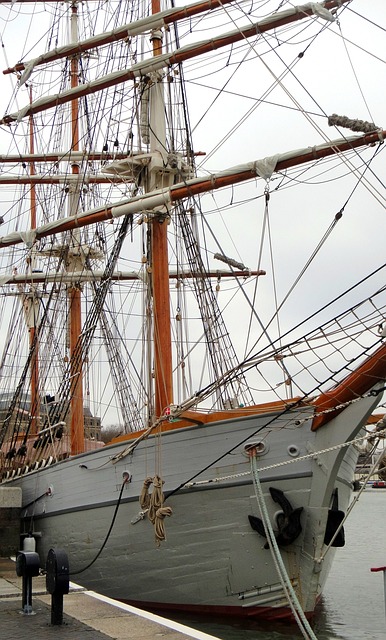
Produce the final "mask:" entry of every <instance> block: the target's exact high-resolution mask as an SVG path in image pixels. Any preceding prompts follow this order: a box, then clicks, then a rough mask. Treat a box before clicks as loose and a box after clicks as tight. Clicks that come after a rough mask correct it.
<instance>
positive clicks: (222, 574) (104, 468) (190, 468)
mask: <svg viewBox="0 0 386 640" xmlns="http://www.w3.org/2000/svg"><path fill="white" fill-rule="evenodd" d="M376 402H377V401H376V400H374V398H365V399H362V400H360V402H358V403H355V404H353V405H351V406H350V407H348V408H347V409H345V411H343V412H342V413H341V414H340V415H339V416H338V417H336V418H334V419H333V420H332V421H331V422H330V423H329V424H327V425H325V426H324V427H323V428H321V429H319V430H318V431H316V432H315V433H313V432H312V431H311V429H310V420H307V419H306V420H304V419H305V418H307V417H310V416H311V412H312V409H311V408H310V407H308V408H304V409H302V410H298V411H296V412H293V413H287V414H285V415H283V416H276V418H275V419H273V418H274V416H273V415H272V414H270V415H265V416H264V415H263V416H258V417H256V416H254V417H250V418H245V419H237V420H227V421H224V422H222V423H213V424H208V425H205V426H193V427H191V428H184V429H176V430H173V431H170V432H167V433H164V434H163V435H162V436H161V437H157V436H152V437H150V438H148V439H147V440H144V441H143V442H141V443H140V444H139V445H138V446H137V447H136V448H135V450H134V451H133V453H129V454H128V453H127V452H126V453H125V455H124V456H123V457H122V458H121V459H120V460H119V461H118V462H112V461H111V459H112V458H113V457H114V456H116V455H117V454H118V453H120V452H123V451H125V448H126V444H125V443H124V444H122V443H120V444H116V445H113V446H109V447H105V448H103V449H101V450H99V451H94V452H91V453H89V454H84V455H81V456H76V457H74V458H71V459H68V460H64V461H62V462H59V463H56V464H53V465H51V466H48V467H46V468H43V469H40V470H38V471H35V472H32V473H29V474H28V475H26V476H24V477H20V478H15V479H13V480H10V481H9V482H10V484H12V485H13V486H14V485H17V486H21V487H22V490H23V504H24V505H26V506H25V508H24V510H23V519H24V529H25V532H28V531H30V530H31V529H32V531H33V532H34V534H35V535H36V538H37V551H38V552H39V553H40V557H41V560H42V563H43V564H44V561H45V558H46V555H47V552H48V550H49V549H50V548H51V547H60V548H63V549H65V550H66V551H67V553H68V556H69V560H70V571H71V574H72V579H73V580H74V581H75V582H78V583H80V584H82V585H84V586H86V587H88V588H90V589H93V590H95V591H98V592H100V593H103V594H105V595H107V596H110V597H112V598H116V599H120V600H123V601H126V602H132V603H136V604H142V605H143V606H147V607H151V608H168V609H182V610H190V611H200V612H212V613H221V614H233V615H246V616H263V617H265V618H276V617H282V616H288V615H289V614H290V610H289V608H288V605H287V603H286V600H285V598H284V593H283V589H282V586H281V584H280V581H279V578H278V575H277V572H276V569H275V567H274V563H273V561H272V556H271V552H270V550H268V549H266V548H264V547H265V542H266V540H265V539H264V537H263V536H261V535H259V533H257V532H256V531H254V530H252V528H251V526H250V523H249V520H248V516H249V515H255V516H258V517H259V516H260V513H259V509H258V505H257V500H256V495H255V489H254V484H253V478H252V474H251V473H250V469H251V467H250V459H249V456H248V454H247V453H246V450H245V447H246V445H248V444H250V443H259V442H263V443H264V446H265V450H264V451H263V453H262V455H261V456H259V457H258V466H259V468H260V469H262V471H261V473H260V479H261V482H262V487H263V491H264V495H265V498H266V503H267V507H268V510H269V514H270V519H271V522H272V523H273V525H274V528H275V522H276V515H277V513H278V512H280V510H281V507H280V505H278V504H277V503H275V502H274V501H273V500H272V497H271V495H270V493H269V488H270V487H274V488H276V489H280V490H281V491H283V492H284V495H285V497H286V498H287V499H288V500H289V501H290V503H291V505H292V506H293V507H294V508H299V507H303V511H302V513H301V532H300V534H299V535H298V537H297V538H296V540H294V542H293V543H292V544H290V545H288V546H286V547H283V548H282V549H281V552H282V558H283V561H284V564H285V566H286V570H287V572H288V575H289V577H290V579H291V581H292V584H293V586H294V587H295V591H296V593H297V596H298V598H299V601H300V603H301V606H302V608H303V610H304V611H306V612H307V613H312V611H313V610H314V607H315V604H316V602H317V600H318V598H319V597H320V594H321V592H322V589H323V586H324V583H325V581H326V578H327V575H328V571H329V567H330V564H331V561H332V559H333V554H334V553H335V550H334V549H330V550H329V551H328V553H327V554H326V556H325V558H324V559H323V560H322V561H320V557H321V554H322V553H323V550H325V545H324V535H325V531H326V524H327V517H328V511H329V507H330V505H331V497H332V493H333V491H334V490H335V489H338V498H339V509H340V510H343V511H345V510H346V508H347V506H348V503H349V500H350V496H351V490H352V479H353V475H354V469H355V464H356V460H357V451H356V450H355V449H354V447H352V446H350V447H345V448H334V446H335V445H339V444H340V443H342V442H344V441H349V440H351V439H352V438H353V437H355V435H357V433H358V432H359V430H360V426H361V424H363V422H364V420H365V419H366V418H367V416H368V414H369V413H370V412H371V411H372V409H373V407H374V405H375V404H376ZM257 431H259V433H256V432H257ZM261 448H262V447H261ZM325 449H330V451H327V452H323V450H325ZM227 452H230V453H228V454H227ZM310 454H311V455H310ZM216 460H217V462H215V463H214V461H216ZM159 461H161V462H160V463H159ZM213 463H214V464H213ZM283 463H286V464H283ZM159 464H160V465H161V467H160V468H159ZM161 469H162V477H163V479H164V492H165V496H166V500H165V505H168V506H170V507H172V509H173V515H172V516H171V517H170V518H167V519H166V520H165V524H166V540H165V541H164V542H162V543H161V545H160V546H159V547H158V546H157V545H156V544H155V537H154V529H153V526H152V524H151V523H150V522H149V521H148V519H147V517H146V516H145V517H144V518H143V519H142V518H141V517H140V516H141V507H140V505H139V501H138V498H139V495H140V493H141V490H142V486H143V481H144V479H145V478H146V477H148V476H152V475H154V474H155V473H160V471H161ZM204 469H205V471H202V473H199V472H200V470H204ZM125 472H128V473H129V474H130V475H131V482H130V483H127V484H126V485H125V486H124V490H123V493H122V500H121V503H120V505H119V508H118V511H117V513H116V518H115V521H114V525H113V527H112V530H111V533H110V536H109V538H108V540H107V543H106V545H105V547H104V549H103V551H102V553H101V554H100V556H99V557H98V559H97V560H96V561H95V563H94V564H92V566H91V567H90V568H89V569H87V570H85V571H83V569H84V567H86V566H87V565H89V563H90V562H92V560H93V559H94V557H95V556H96V554H97V553H98V551H99V550H100V549H101V546H102V544H103V543H104V541H105V538H106V535H107V533H108V530H109V528H110V526H111V524H112V521H113V517H114V513H115V511H116V506H117V501H118V497H119V494H120V491H121V487H122V479H123V474H124V473H125ZM193 477H194V479H193V480H192V481H191V483H188V486H185V487H184V488H181V489H179V490H178V491H177V492H176V493H174V494H173V495H172V496H171V497H170V498H169V499H168V498H167V495H168V493H169V492H172V491H174V490H175V489H176V488H178V487H179V486H180V485H181V484H182V483H185V482H186V481H187V480H190V479H191V478H193ZM338 552H339V549H338Z"/></svg>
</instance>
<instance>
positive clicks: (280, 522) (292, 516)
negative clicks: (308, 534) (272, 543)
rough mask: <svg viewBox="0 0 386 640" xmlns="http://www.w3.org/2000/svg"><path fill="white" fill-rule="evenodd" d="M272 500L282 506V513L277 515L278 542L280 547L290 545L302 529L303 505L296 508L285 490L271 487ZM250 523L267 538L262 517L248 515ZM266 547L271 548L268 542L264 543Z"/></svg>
mask: <svg viewBox="0 0 386 640" xmlns="http://www.w3.org/2000/svg"><path fill="white" fill-rule="evenodd" d="M269 492H270V494H271V497H272V500H274V502H277V503H278V504H279V505H280V507H281V508H282V513H278V514H277V516H276V523H277V526H278V531H277V533H275V538H276V542H277V544H278V545H279V547H288V545H290V544H292V543H293V542H294V541H295V540H296V538H297V537H298V536H299V535H300V533H301V531H302V525H301V523H300V514H301V512H302V511H303V507H298V508H297V509H294V508H293V507H292V505H291V503H290V501H289V500H288V498H286V497H285V495H284V493H283V491H281V490H280V489H275V488H274V487H269ZM248 519H249V523H250V525H251V527H252V529H253V530H254V531H257V533H259V534H260V535H261V536H263V537H264V538H266V537H267V536H266V533H265V529H264V525H263V521H262V520H261V518H257V517H256V516H248ZM264 548H265V549H269V545H268V543H266V544H265V545H264Z"/></svg>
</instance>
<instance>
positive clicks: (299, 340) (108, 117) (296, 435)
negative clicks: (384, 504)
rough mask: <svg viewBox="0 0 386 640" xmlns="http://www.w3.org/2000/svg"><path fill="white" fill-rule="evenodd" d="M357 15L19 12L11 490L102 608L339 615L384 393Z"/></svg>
mask: <svg viewBox="0 0 386 640" xmlns="http://www.w3.org/2000/svg"><path fill="white" fill-rule="evenodd" d="M358 4H359V6H360V10H359V11H355V9H354V6H355V5H356V3H353V4H352V5H351V3H349V2H348V1H347V0H328V1H327V2H324V3H322V4H317V3H308V4H305V5H303V6H299V7H293V3H291V2H286V1H285V2H281V3H279V6H280V10H279V11H276V8H277V5H278V3H277V2H276V3H274V2H272V1H271V0H268V2H266V1H264V2H260V1H257V2H245V1H244V0H242V1H241V2H239V3H237V4H235V3H232V2H230V1H229V0H221V2H220V1H217V0H203V2H199V3H194V4H190V5H187V6H184V7H180V6H178V7H176V6H174V3H171V4H170V5H169V6H166V4H162V5H161V4H160V3H159V2H158V0H152V3H151V7H150V6H148V5H145V4H143V3H127V2H120V1H113V0H107V1H106V2H103V3H100V4H99V3H96V2H93V1H92V0H91V1H90V2H82V3H78V2H77V1H75V0H74V1H73V2H70V3H63V2H56V1H55V0H53V1H52V2H51V0H49V1H48V2H47V3H44V4H42V3H34V4H30V3H28V0H27V2H24V1H20V2H14V3H6V2H2V6H1V11H2V15H3V32H2V38H3V43H4V47H3V53H4V55H5V56H6V58H7V60H8V62H7V64H11V65H12V66H10V67H9V68H8V69H6V70H5V71H4V73H5V74H6V75H7V83H6V82H5V81H4V82H3V85H4V87H3V89H2V94H3V95H2V101H3V113H4V115H3V117H2V118H1V120H0V140H1V144H2V149H3V151H2V155H1V167H2V173H1V175H0V185H1V187H2V195H1V200H2V210H1V216H2V227H1V229H2V235H1V237H0V249H1V251H0V259H1V272H0V273H1V279H0V286H1V292H2V295H1V308H0V312H1V323H2V338H1V347H2V353H1V359H0V373H1V375H0V402H1V405H0V407H1V425H0V446H1V458H0V462H1V471H2V482H3V484H4V486H7V487H21V489H22V495H23V509H22V519H23V535H28V534H29V533H31V534H32V535H34V537H35V538H36V541H37V550H38V552H39V554H40V557H41V560H42V563H44V561H45V558H46V557H47V553H48V551H49V549H50V548H52V547H62V548H63V549H65V550H66V551H67V553H68V555H69V558H70V568H71V573H72V576H73V577H74V579H75V580H77V581H78V580H79V582H80V583H81V584H83V585H84V586H86V587H88V588H90V589H94V590H96V591H98V592H101V593H104V594H106V595H107V596H111V597H113V598H117V599H119V600H122V601H125V602H129V603H134V604H136V605H139V606H143V607H148V608H157V609H163V610H176V611H190V612H198V613H205V614H216V615H218V614H220V615H233V616H247V617H254V616H255V617H262V618H266V619H273V618H290V617H294V616H295V617H296V616H302V614H304V616H305V617H307V616H311V615H312V614H313V612H314V609H315V606H316V604H317V602H318V600H319V599H320V596H321V594H322V591H323V587H324V584H325V582H326V579H327V576H328V573H329V569H330V566H331V563H332V561H333V557H334V553H335V552H336V551H337V549H338V548H339V547H340V546H343V545H344V544H345V539H344V531H343V528H342V523H343V518H344V514H345V512H346V509H347V507H348V504H349V501H350V498H351V494H352V489H353V479H354V470H355V466H356V462H357V457H358V444H359V442H360V438H361V429H362V427H363V425H364V424H365V423H366V420H367V419H368V417H369V416H370V415H371V414H372V412H373V410H374V409H375V407H376V406H377V405H378V404H379V403H380V402H381V401H382V395H383V391H384V388H385V379H386V345H385V341H384V339H385V336H386V329H385V317H386V310H385V309H386V289H385V279H386V278H385V275H386V274H385V259H384V238H385V216H384V204H385V199H384V195H385V194H384V192H383V191H382V190H381V187H382V176H381V175H380V174H381V172H383V183H384V167H385V162H384V159H383V162H381V161H380V157H379V156H380V154H381V152H382V151H384V147H383V140H384V136H385V131H384V130H382V129H381V128H379V126H378V125H375V124H373V123H372V122H371V121H370V118H368V117H367V113H368V109H369V108H370V106H369V105H370V102H371V100H370V98H368V99H367V100H368V101H367V102H365V101H364V100H363V99H362V98H363V92H364V89H365V88H366V89H367V90H368V91H370V90H371V92H374V96H375V97H374V99H373V101H372V106H373V107H374V109H379V113H380V114H381V113H382V114H383V115H384V108H383V106H382V105H384V99H385V90H384V83H383V82H382V79H381V75H380V72H378V69H379V67H380V56H381V55H383V56H384V50H383V47H384V41H383V39H382V43H383V47H382V54H380V53H376V52H375V53H374V55H373V56H371V55H370V49H371V50H373V49H374V51H375V48H376V42H377V38H376V37H375V36H376V35H377V33H378V31H377V29H378V27H377V20H376V19H375V18H374V17H373V14H372V11H373V7H372V5H373V3H361V2H358ZM351 6H352V7H353V9H352V10H351ZM271 11H273V13H272V14H271V13H269V14H268V12H271ZM63 24H64V27H62V25H63ZM16 25H17V27H16ZM16 29H17V30H16ZM361 29H363V33H365V34H373V32H374V37H372V36H371V35H365V36H364V37H365V38H366V40H365V46H364V45H363V42H362V31H361ZM383 36H384V34H383V33H382V38H383ZM357 42H358V46H356V43H357ZM353 43H355V47H354V44H353ZM16 50H18V53H16ZM367 50H368V52H367ZM363 59H364V61H365V63H366V65H367V66H365V67H362V66H361V64H362V62H363ZM343 61H345V64H344V62H343ZM346 62H347V65H346ZM356 65H357V66H358V70H357V71H356V73H354V72H353V71H352V68H353V66H354V67H355V66H356ZM370 68H371V72H372V73H373V74H374V79H373V80H372V81H371V82H369V73H370V72H369V69H370ZM382 70H383V67H382ZM9 80H11V82H10V83H9V85H8V81H9ZM351 80H352V81H353V84H352V83H351ZM360 80H361V81H362V82H363V87H361V90H360V91H359V90H358V83H360ZM353 87H354V88H353ZM356 92H357V93H356ZM354 95H355V96H357V95H358V96H359V102H358V100H354ZM332 106H333V107H334V109H333V111H337V112H340V109H341V108H342V113H343V107H345V108H347V109H349V108H350V109H351V114H348V116H338V115H335V114H331V110H330V108H331V107H332ZM190 109H191V110H190ZM327 113H328V114H330V115H329V116H328V115H327ZM351 115H354V116H358V117H359V116H363V120H362V119H361V120H357V119H352V118H351V117H350V116H351ZM374 119H375V118H374ZM303 123H305V126H304V128H303ZM348 129H353V130H354V134H352V133H350V134H349V135H347V130H348ZM292 144H293V145H296V146H297V147H299V148H298V149H297V150H295V151H287V152H283V153H278V152H277V149H278V148H282V149H283V148H286V147H287V148H288V147H289V148H290V146H292ZM308 144H310V145H311V146H307V145H308ZM241 156H243V158H244V159H243V160H241ZM259 157H260V158H261V159H259V160H257V159H256V158H259ZM381 214H382V215H381ZM378 243H379V244H378ZM379 246H380V250H378V247H379ZM344 255H347V257H343V256H344ZM108 425H117V428H118V430H119V431H120V432H121V435H119V436H117V437H116V438H115V439H114V440H113V441H112V442H111V443H110V444H108V445H107V446H103V443H102V442H101V441H100V429H101V427H102V426H104V427H106V426H108ZM373 486H374V485H373ZM338 551H339V549H338Z"/></svg>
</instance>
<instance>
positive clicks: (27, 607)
mask: <svg viewBox="0 0 386 640" xmlns="http://www.w3.org/2000/svg"><path fill="white" fill-rule="evenodd" d="M39 569H40V558H39V554H38V553H35V551H18V554H17V557H16V573H17V575H18V576H19V578H20V577H21V578H23V582H22V584H23V588H22V607H23V613H24V614H25V615H32V614H33V611H32V578H34V577H35V576H38V575H39Z"/></svg>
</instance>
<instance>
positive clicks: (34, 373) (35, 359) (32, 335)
mask: <svg viewBox="0 0 386 640" xmlns="http://www.w3.org/2000/svg"><path fill="white" fill-rule="evenodd" d="M29 95H30V102H32V86H30V87H29ZM29 151H30V154H31V155H33V154H34V153H35V140H34V119H33V115H32V114H31V115H30V117H29ZM35 173H36V170H35V163H34V162H33V161H32V162H30V165H29V174H30V176H31V177H33V176H34V175H35ZM30 211H31V229H36V187H35V185H34V184H33V183H32V184H31V188H30ZM28 261H29V262H28V267H29V269H28V271H29V273H31V274H32V273H33V270H34V264H33V257H32V256H31V257H29V258H28ZM26 303H27V304H30V305H31V307H32V308H31V313H30V318H31V324H30V326H29V329H28V332H29V347H30V350H32V359H31V369H30V375H31V380H30V390H31V413H32V415H31V425H30V433H31V434H32V435H35V434H36V433H37V431H38V419H39V413H40V397H39V384H38V382H39V343H38V342H37V330H38V327H37V324H38V322H39V301H38V300H37V299H36V297H35V285H34V284H32V294H31V295H29V296H28V298H27V300H26ZM35 311H36V313H35Z"/></svg>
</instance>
